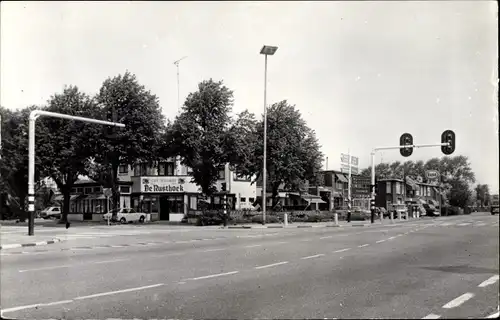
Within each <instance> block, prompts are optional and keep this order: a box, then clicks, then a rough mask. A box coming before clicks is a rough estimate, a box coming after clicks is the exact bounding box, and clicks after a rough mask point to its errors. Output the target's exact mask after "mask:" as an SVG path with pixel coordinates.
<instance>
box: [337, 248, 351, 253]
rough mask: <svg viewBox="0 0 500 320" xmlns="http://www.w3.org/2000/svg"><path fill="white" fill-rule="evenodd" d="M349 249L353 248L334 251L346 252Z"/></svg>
mask: <svg viewBox="0 0 500 320" xmlns="http://www.w3.org/2000/svg"><path fill="white" fill-rule="evenodd" d="M348 250H351V248H346V249H340V250H337V251H333V252H335V253H337V252H345V251H348Z"/></svg>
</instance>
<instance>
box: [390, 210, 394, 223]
mask: <svg viewBox="0 0 500 320" xmlns="http://www.w3.org/2000/svg"><path fill="white" fill-rule="evenodd" d="M389 214H390V217H391V223H394V211H392V210H391V211H389Z"/></svg>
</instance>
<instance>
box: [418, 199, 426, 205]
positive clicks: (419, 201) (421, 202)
mask: <svg viewBox="0 0 500 320" xmlns="http://www.w3.org/2000/svg"><path fill="white" fill-rule="evenodd" d="M418 203H420V204H427V201H425V200H424V199H418Z"/></svg>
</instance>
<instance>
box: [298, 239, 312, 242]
mask: <svg viewBox="0 0 500 320" xmlns="http://www.w3.org/2000/svg"><path fill="white" fill-rule="evenodd" d="M300 241H302V242H309V241H311V239H302V240H300Z"/></svg>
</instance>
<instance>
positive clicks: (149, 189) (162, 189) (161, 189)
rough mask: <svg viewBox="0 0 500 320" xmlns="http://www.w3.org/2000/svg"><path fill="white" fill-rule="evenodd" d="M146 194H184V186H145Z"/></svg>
mask: <svg viewBox="0 0 500 320" xmlns="http://www.w3.org/2000/svg"><path fill="white" fill-rule="evenodd" d="M144 192H184V187H183V186H171V185H166V186H158V185H156V184H154V185H152V186H150V185H145V186H144Z"/></svg>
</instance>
